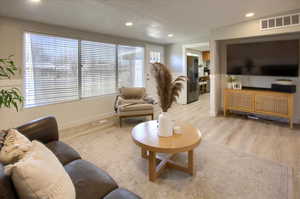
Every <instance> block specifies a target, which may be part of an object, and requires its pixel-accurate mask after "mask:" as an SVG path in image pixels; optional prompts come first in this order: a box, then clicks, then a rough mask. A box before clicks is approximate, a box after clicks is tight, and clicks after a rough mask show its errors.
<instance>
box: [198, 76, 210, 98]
mask: <svg viewBox="0 0 300 199" xmlns="http://www.w3.org/2000/svg"><path fill="white" fill-rule="evenodd" d="M207 92H209V76H203V77H199V94H204V93H207Z"/></svg>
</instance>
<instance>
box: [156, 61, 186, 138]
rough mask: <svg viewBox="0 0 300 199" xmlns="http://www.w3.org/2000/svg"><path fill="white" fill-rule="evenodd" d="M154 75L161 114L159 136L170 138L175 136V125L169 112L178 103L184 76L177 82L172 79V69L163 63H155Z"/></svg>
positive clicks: (178, 78)
mask: <svg viewBox="0 0 300 199" xmlns="http://www.w3.org/2000/svg"><path fill="white" fill-rule="evenodd" d="M152 66H153V75H154V79H155V81H156V89H157V95H158V98H159V105H160V108H161V111H162V112H161V114H160V115H159V118H158V122H159V136H163V137H168V136H172V135H173V124H172V120H171V118H170V116H169V113H168V110H169V108H170V107H171V106H172V104H173V103H174V102H176V101H177V98H178V97H179V94H180V91H181V90H182V88H183V82H184V81H185V77H184V76H179V77H177V78H176V79H175V80H173V78H172V74H171V71H170V69H169V68H168V67H167V66H166V65H164V64H161V63H154V64H152Z"/></svg>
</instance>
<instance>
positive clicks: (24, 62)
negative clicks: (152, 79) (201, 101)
mask: <svg viewBox="0 0 300 199" xmlns="http://www.w3.org/2000/svg"><path fill="white" fill-rule="evenodd" d="M26 34H36V35H44V36H49V37H61V38H66V39H73V40H77V50H78V68H77V71H78V73H77V76H78V77H77V79H78V99H74V100H65V101H61V102H53V103H46V104H37V105H29V106H25V105H24V109H31V108H36V107H44V106H49V105H57V104H65V103H72V102H78V101H82V100H93V99H97V98H101V97H105V96H113V95H117V94H118V93H119V52H118V49H119V46H122V45H123V44H121V43H113V42H102V41H95V40H91V39H80V38H78V37H70V36H63V35H56V34H48V33H40V32H33V31H24V32H23V37H22V44H23V53H22V55H23V59H22V62H23V67H22V75H21V76H22V77H23V80H22V85H23V86H22V87H23V89H22V91H23V94H24V95H25V97H26V91H25V81H26V80H25V75H26V73H25V65H26V44H25V41H26V40H25V36H26ZM82 41H91V42H98V43H103V44H114V45H115V63H116V65H115V67H116V81H115V90H114V92H112V93H107V94H102V95H97V96H89V97H83V96H82V67H83V65H82V53H81V50H82ZM125 46H132V47H141V48H143V51H144V58H143V59H144V61H143V73H145V70H146V69H145V67H146V64H145V63H146V58H145V53H146V47H145V45H128V44H126V45H125ZM144 75H145V74H143V76H144ZM145 83H146V82H145V78H143V85H144V86H145ZM25 100H26V99H25Z"/></svg>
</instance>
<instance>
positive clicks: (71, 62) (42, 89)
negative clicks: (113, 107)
mask: <svg viewBox="0 0 300 199" xmlns="http://www.w3.org/2000/svg"><path fill="white" fill-rule="evenodd" d="M24 79H25V82H24V87H25V107H32V106H40V105H46V104H53V103H58V102H64V101H70V100H76V99H79V96H78V41H77V40H74V39H69V38H63V37H54V36H48V35H40V34H34V33H25V70H24Z"/></svg>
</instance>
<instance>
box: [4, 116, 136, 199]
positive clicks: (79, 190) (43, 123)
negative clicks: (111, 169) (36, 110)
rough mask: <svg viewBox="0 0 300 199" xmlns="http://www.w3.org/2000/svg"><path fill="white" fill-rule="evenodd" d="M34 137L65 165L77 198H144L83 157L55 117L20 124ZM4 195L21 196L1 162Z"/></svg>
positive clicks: (19, 128) (8, 196)
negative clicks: (65, 138)
mask: <svg viewBox="0 0 300 199" xmlns="http://www.w3.org/2000/svg"><path fill="white" fill-rule="evenodd" d="M17 129H18V130H19V131H20V132H21V133H23V134H24V135H25V136H26V137H28V138H29V139H30V140H39V141H40V142H42V143H44V144H45V145H46V146H47V147H48V148H49V149H50V150H51V151H52V152H53V153H54V154H55V155H56V156H57V158H58V159H59V161H60V162H61V163H62V164H63V165H64V168H65V170H66V171H67V173H68V174H69V175H70V177H71V179H72V181H73V183H74V186H75V190H76V199H100V198H103V199H140V197H139V196H137V195H135V194H134V193H132V192H130V191H128V190H126V189H122V188H119V187H118V185H117V183H116V182H115V181H114V180H113V179H112V177H110V176H109V175H108V174H107V173H106V172H105V171H103V170H101V169H100V168H98V167H96V166H95V165H93V164H92V163H90V162H88V161H85V160H82V159H81V157H80V155H79V154H78V152H76V151H75V150H74V149H73V148H71V147H70V146H68V145H67V144H65V143H63V142H61V141H59V134H58V128H57V123H56V120H55V118H54V117H46V118H42V119H39V120H36V121H32V122H30V123H28V124H25V125H23V126H20V127H18V128H17ZM0 199H18V196H17V193H16V192H15V189H14V186H13V184H12V181H11V179H10V177H8V176H6V175H5V174H4V167H3V165H2V164H1V163H0Z"/></svg>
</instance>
